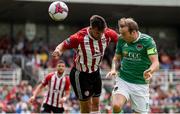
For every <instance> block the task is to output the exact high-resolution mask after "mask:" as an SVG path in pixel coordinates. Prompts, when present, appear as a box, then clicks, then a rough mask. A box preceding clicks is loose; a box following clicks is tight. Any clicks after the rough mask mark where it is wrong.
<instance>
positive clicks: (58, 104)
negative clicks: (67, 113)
mask: <svg viewBox="0 0 180 114" xmlns="http://www.w3.org/2000/svg"><path fill="white" fill-rule="evenodd" d="M59 83H60V84H59V90H61V85H62V78H61V80H60V82H59ZM58 105H59V92H58V95H57V104H56V107H58Z"/></svg>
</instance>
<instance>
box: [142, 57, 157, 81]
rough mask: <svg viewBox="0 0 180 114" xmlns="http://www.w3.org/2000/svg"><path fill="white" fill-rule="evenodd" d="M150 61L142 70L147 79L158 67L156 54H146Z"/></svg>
mask: <svg viewBox="0 0 180 114" xmlns="http://www.w3.org/2000/svg"><path fill="white" fill-rule="evenodd" d="M148 57H149V59H150V61H151V63H152V64H151V66H150V67H149V68H148V69H147V70H145V71H144V78H145V79H146V80H149V79H150V78H151V77H152V74H153V73H154V72H155V71H157V70H158V69H159V59H158V55H157V54H155V55H149V56H148Z"/></svg>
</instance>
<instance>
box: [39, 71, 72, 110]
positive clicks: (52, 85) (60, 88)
mask: <svg viewBox="0 0 180 114" xmlns="http://www.w3.org/2000/svg"><path fill="white" fill-rule="evenodd" d="M42 84H43V86H46V85H48V93H47V94H46V96H45V99H44V103H46V104H49V105H51V106H54V107H62V106H63V104H60V103H59V100H60V98H62V97H63V96H64V95H65V91H70V80H69V76H65V73H63V74H62V76H61V77H58V76H57V72H52V73H49V74H48V75H47V76H46V77H45V78H44V79H43V80H42Z"/></svg>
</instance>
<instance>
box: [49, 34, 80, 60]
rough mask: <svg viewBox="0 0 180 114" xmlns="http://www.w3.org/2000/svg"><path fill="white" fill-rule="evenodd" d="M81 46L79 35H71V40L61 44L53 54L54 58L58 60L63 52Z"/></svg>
mask: <svg viewBox="0 0 180 114" xmlns="http://www.w3.org/2000/svg"><path fill="white" fill-rule="evenodd" d="M78 45H79V40H78V33H75V34H73V35H71V36H70V37H69V38H67V39H66V40H64V41H63V42H62V43H60V44H59V45H58V46H57V47H56V48H55V50H54V52H53V53H52V56H53V57H55V58H56V59H58V58H59V57H60V56H61V55H62V54H63V52H65V51H66V50H68V49H72V48H77V47H78Z"/></svg>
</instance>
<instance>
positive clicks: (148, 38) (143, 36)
mask: <svg viewBox="0 0 180 114" xmlns="http://www.w3.org/2000/svg"><path fill="white" fill-rule="evenodd" d="M140 40H141V41H144V42H150V41H152V40H153V38H152V37H151V36H150V35H148V34H145V33H140Z"/></svg>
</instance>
